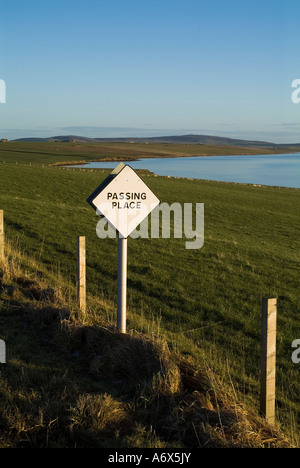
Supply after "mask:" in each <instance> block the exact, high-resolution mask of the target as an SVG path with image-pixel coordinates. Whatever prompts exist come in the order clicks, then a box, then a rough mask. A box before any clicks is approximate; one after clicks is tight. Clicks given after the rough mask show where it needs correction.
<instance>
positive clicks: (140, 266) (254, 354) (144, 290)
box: [0, 153, 300, 428]
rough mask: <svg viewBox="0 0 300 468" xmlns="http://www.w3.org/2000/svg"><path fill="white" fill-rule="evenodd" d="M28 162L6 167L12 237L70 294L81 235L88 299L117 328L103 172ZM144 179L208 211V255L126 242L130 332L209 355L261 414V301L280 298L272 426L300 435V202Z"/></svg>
mask: <svg viewBox="0 0 300 468" xmlns="http://www.w3.org/2000/svg"><path fill="white" fill-rule="evenodd" d="M1 157H2V158H3V153H2V156H1ZM30 157H32V156H30ZM26 158H27V156H25V161H26V163H27V164H29V159H26ZM56 159H57V158H56ZM65 159H66V158H65V155H62V156H61V160H65ZM73 159H74V155H72V160H73ZM81 159H82V157H81ZM42 160H43V159H42ZM42 160H41V161H42ZM21 161H22V158H21V156H20V160H19V164H18V165H14V164H13V165H12V164H7V163H5V164H2V165H1V167H0V169H1V176H0V177H1V188H0V209H4V212H5V232H6V236H7V237H8V238H9V239H10V241H11V242H12V244H13V245H15V246H17V247H18V249H19V250H20V251H21V252H23V253H24V254H25V255H27V256H28V257H31V258H34V260H35V261H36V262H37V263H40V264H41V265H43V268H45V267H46V268H48V269H49V270H50V271H52V272H53V274H54V276H55V275H57V277H58V275H59V274H61V275H62V277H63V278H64V280H63V281H64V282H65V284H70V285H74V284H75V280H76V238H77V236H78V235H85V236H86V239H87V281H88V283H87V284H88V293H89V294H90V295H91V296H94V297H96V298H99V299H100V300H101V301H103V302H107V303H109V304H110V306H109V307H108V308H107V309H106V312H103V313H104V314H106V317H105V319H109V320H111V321H113V323H114V322H115V302H116V277H117V240H116V239H105V240H100V239H99V238H98V237H97V236H96V224H97V222H98V217H97V216H96V215H95V213H94V212H93V210H92V209H91V208H90V207H89V205H88V204H87V203H86V198H87V197H88V196H89V195H90V194H91V193H92V191H93V190H94V189H95V188H96V187H97V186H98V185H99V184H100V182H101V181H102V180H103V178H104V177H105V175H106V174H107V172H105V171H97V170H93V171H87V170H78V169H76V170H75V169H61V168H54V167H41V166H35V165H32V166H31V167H30V166H29V165H28V166H23V165H21V164H20V163H21ZM39 161H40V160H39ZM41 161H40V162H41ZM46 161H47V162H49V159H45V162H46ZM143 177H144V179H145V181H146V183H147V184H148V185H149V187H150V188H151V189H152V190H153V191H154V192H155V194H156V195H157V196H158V197H159V198H160V199H161V201H165V202H168V203H173V202H180V203H184V202H186V203H197V202H198V203H204V204H205V243H204V246H203V248H202V249H200V250H186V249H185V239H173V238H171V239H136V240H133V239H129V242H128V249H129V250H128V330H129V331H130V330H136V331H138V332H142V333H148V332H149V331H150V332H151V331H154V330H155V331H156V332H157V333H159V334H160V335H161V336H165V337H166V339H167V341H168V343H169V346H170V348H171V349H172V350H175V351H177V352H179V353H180V354H181V355H182V356H189V355H190V356H192V357H193V358H194V359H196V360H197V359H200V356H203V353H204V355H205V358H206V359H208V360H209V362H210V363H211V365H212V366H214V367H216V368H217V369H218V370H219V372H220V373H221V374H222V372H224V374H225V373H227V370H228V368H229V369H230V378H231V379H232V382H233V385H234V388H235V389H236V391H237V392H239V394H240V395H242V398H243V399H244V400H245V402H247V404H251V405H253V407H254V409H256V410H257V409H258V404H259V365H260V328H261V299H262V297H263V296H264V295H268V296H272V297H277V298H278V349H277V375H278V378H277V415H278V419H279V421H280V422H281V423H282V424H283V425H285V427H289V426H291V425H292V424H294V425H295V427H296V428H299V423H300V418H299V410H300V399H299V384H300V382H299V367H298V366H297V365H295V364H293V363H292V361H291V351H292V350H291V343H292V341H293V340H295V339H296V338H299V323H298V316H299V313H300V299H299V286H298V285H299V228H300V220H299V190H296V189H295V190H294V189H284V188H282V189H280V188H273V187H255V186H251V185H239V184H229V183H218V182H209V181H199V180H185V179H169V178H163V177H154V176H151V175H149V176H145V175H143ZM58 272H59V273H58ZM70 288H71V286H70ZM36 365H38V364H36ZM82 404H83V403H82ZM74 418H75V416H74ZM74 421H75V419H74ZM74 424H75V422H74ZM74 427H75V426H74Z"/></svg>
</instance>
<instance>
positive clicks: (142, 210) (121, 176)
mask: <svg viewBox="0 0 300 468" xmlns="http://www.w3.org/2000/svg"><path fill="white" fill-rule="evenodd" d="M87 201H88V203H89V204H90V205H91V206H92V207H93V208H95V210H96V211H97V212H98V213H99V214H100V215H102V216H104V217H105V219H106V220H107V221H108V223H109V224H110V225H111V226H112V227H113V228H114V229H116V230H117V231H118V232H119V234H120V235H121V237H123V238H127V237H128V236H129V235H130V234H131V233H132V231H134V230H135V229H136V228H137V226H138V225H139V224H140V223H141V222H142V221H143V220H144V219H145V218H146V217H147V216H148V215H149V214H150V213H151V211H152V210H154V208H155V207H156V206H157V205H159V203H160V202H159V199H158V198H157V197H156V196H155V195H154V193H153V192H152V191H151V190H150V189H149V187H148V186H147V185H146V184H145V182H143V180H142V179H140V177H139V176H138V175H137V174H136V172H135V171H134V170H133V169H132V168H131V167H130V166H128V165H124V164H122V163H120V164H119V165H118V166H117V167H116V168H115V169H114V170H113V172H112V173H111V174H110V175H109V176H108V177H107V178H106V179H105V180H104V182H102V184H100V186H99V187H98V188H97V189H96V190H95V192H94V193H93V194H92V195H91V196H90V197H89V198H88V200H87Z"/></svg>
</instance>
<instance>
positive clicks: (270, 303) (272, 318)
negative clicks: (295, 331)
mask: <svg viewBox="0 0 300 468" xmlns="http://www.w3.org/2000/svg"><path fill="white" fill-rule="evenodd" d="M276 328H277V299H276V298H270V297H264V298H263V299H262V343H261V395H260V410H261V413H262V415H263V416H264V417H265V419H266V421H267V422H268V423H269V424H275V393H276V331H277V330H276Z"/></svg>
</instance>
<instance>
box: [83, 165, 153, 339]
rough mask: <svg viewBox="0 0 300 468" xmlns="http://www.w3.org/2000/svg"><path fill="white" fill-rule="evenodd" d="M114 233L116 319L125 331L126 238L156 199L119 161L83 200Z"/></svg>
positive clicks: (136, 176)
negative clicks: (116, 292)
mask: <svg viewBox="0 0 300 468" xmlns="http://www.w3.org/2000/svg"><path fill="white" fill-rule="evenodd" d="M87 202H88V203H89V204H90V205H91V206H92V207H93V208H94V209H95V210H96V211H97V213H98V214H100V215H102V216H103V217H104V218H105V219H106V221H107V222H108V223H109V224H110V225H111V226H112V227H113V228H114V229H115V230H116V231H117V232H118V235H119V238H118V314H117V315H118V318H117V326H118V329H119V330H120V331H121V332H122V333H126V295H127V294H126V289H127V238H128V236H130V234H131V233H132V232H133V231H134V230H135V229H136V228H137V226H138V225H139V224H140V223H141V222H142V221H143V220H144V219H145V218H146V217H147V216H148V215H149V214H150V213H151V211H152V210H153V209H154V208H155V207H156V206H157V205H159V199H158V198H157V197H156V196H155V195H154V193H153V192H152V191H151V190H150V189H149V187H148V186H147V185H146V184H145V182H143V180H142V179H140V177H139V176H138V175H137V174H136V172H134V170H133V169H132V168H131V167H130V166H128V165H124V164H122V163H120V164H119V165H118V166H117V167H116V168H115V169H114V170H113V171H112V173H111V174H110V175H109V176H108V177H107V178H106V179H105V180H104V181H103V182H102V184H100V185H99V187H98V188H97V189H96V190H95V191H94V192H93V193H92V195H91V196H90V197H89V198H88V199H87Z"/></svg>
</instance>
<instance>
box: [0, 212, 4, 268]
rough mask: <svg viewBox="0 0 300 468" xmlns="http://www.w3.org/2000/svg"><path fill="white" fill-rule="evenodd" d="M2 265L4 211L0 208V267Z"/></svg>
mask: <svg viewBox="0 0 300 468" xmlns="http://www.w3.org/2000/svg"><path fill="white" fill-rule="evenodd" d="M3 266H4V212H3V210H0V269H3Z"/></svg>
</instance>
